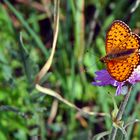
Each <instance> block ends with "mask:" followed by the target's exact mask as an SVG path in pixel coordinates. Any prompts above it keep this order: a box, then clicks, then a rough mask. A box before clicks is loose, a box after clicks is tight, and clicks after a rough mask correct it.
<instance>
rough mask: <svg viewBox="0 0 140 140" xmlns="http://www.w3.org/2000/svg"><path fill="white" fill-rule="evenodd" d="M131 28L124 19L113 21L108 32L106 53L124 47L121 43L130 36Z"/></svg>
mask: <svg viewBox="0 0 140 140" xmlns="http://www.w3.org/2000/svg"><path fill="white" fill-rule="evenodd" d="M130 32H131V31H130V28H129V27H128V26H127V25H126V24H125V23H124V22H122V21H119V20H116V21H114V22H113V24H112V25H111V27H110V28H109V30H108V32H107V34H106V53H107V54H109V53H112V52H116V51H119V50H121V49H123V48H122V47H120V45H121V43H122V42H124V40H126V39H127V38H128V37H130Z"/></svg>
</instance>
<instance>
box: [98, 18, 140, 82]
mask: <svg viewBox="0 0 140 140" xmlns="http://www.w3.org/2000/svg"><path fill="white" fill-rule="evenodd" d="M105 49H106V55H105V56H104V57H102V58H101V59H100V60H101V61H102V62H104V63H105V64H106V67H107V71H108V72H109V74H110V76H111V77H113V78H114V79H115V80H117V81H119V82H123V81H126V80H127V79H128V78H129V77H130V76H131V74H132V72H133V71H134V69H135V68H136V67H137V66H138V65H139V62H140V38H139V36H138V35H137V34H135V33H133V32H132V31H131V29H130V28H129V27H128V25H126V24H125V23H124V22H122V21H120V20H116V21H114V22H113V23H112V25H111V27H110V28H109V30H108V32H107V34H106V46H105Z"/></svg>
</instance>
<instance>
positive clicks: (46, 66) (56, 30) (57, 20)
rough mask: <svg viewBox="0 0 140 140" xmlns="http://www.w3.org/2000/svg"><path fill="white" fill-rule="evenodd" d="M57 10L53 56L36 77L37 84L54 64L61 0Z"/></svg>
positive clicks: (57, 4) (57, 3)
mask: <svg viewBox="0 0 140 140" xmlns="http://www.w3.org/2000/svg"><path fill="white" fill-rule="evenodd" d="M56 9H57V10H56V15H55V16H54V17H55V22H56V24H55V29H54V39H53V45H52V52H51V55H50V57H49V59H48V61H47V62H46V63H45V65H44V66H43V68H42V69H41V70H40V72H39V73H38V75H37V76H36V79H35V83H39V81H40V80H41V79H42V77H43V76H44V75H45V74H46V73H47V71H48V70H49V68H50V66H51V64H52V60H53V56H54V53H55V48H56V42H57V37H58V29H59V0H57V2H56Z"/></svg>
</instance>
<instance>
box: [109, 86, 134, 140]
mask: <svg viewBox="0 0 140 140" xmlns="http://www.w3.org/2000/svg"><path fill="white" fill-rule="evenodd" d="M131 90H132V86H131V85H128V92H127V94H126V95H125V97H124V99H123V101H122V102H121V105H120V107H119V111H118V113H117V116H116V119H115V120H116V121H120V120H121V119H122V116H123V113H124V110H125V108H126V105H127V103H128V99H129V96H130V92H131ZM117 130H118V128H116V127H114V126H113V128H112V130H111V134H110V137H109V140H115V137H116V134H117Z"/></svg>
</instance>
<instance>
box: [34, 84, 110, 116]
mask: <svg viewBox="0 0 140 140" xmlns="http://www.w3.org/2000/svg"><path fill="white" fill-rule="evenodd" d="M36 89H37V90H38V91H40V92H42V93H45V94H47V95H50V96H52V97H55V98H56V99H58V100H59V101H61V102H63V103H65V104H66V105H68V106H70V107H72V108H75V109H76V110H78V111H79V112H80V113H82V114H84V115H92V116H93V115H94V116H102V117H105V116H106V117H110V115H109V114H107V113H99V112H89V111H85V110H83V109H80V108H78V107H77V106H75V105H74V104H72V103H71V102H69V101H67V100H66V99H64V98H63V97H62V96H60V94H58V93H57V92H55V91H53V90H51V89H49V88H44V87H42V86H40V85H38V84H36Z"/></svg>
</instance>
